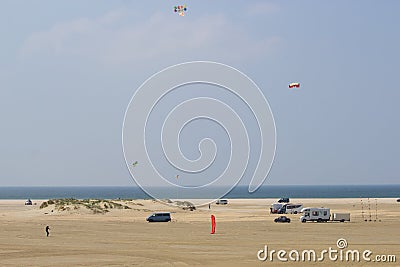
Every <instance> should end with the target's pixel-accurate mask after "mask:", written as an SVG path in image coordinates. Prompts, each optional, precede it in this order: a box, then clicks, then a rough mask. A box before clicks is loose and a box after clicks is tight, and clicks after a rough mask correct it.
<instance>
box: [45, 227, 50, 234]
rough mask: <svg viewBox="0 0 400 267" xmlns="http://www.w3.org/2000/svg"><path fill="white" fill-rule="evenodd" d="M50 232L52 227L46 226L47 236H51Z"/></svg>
mask: <svg viewBox="0 0 400 267" xmlns="http://www.w3.org/2000/svg"><path fill="white" fill-rule="evenodd" d="M49 231H50V226H48V225H47V226H46V235H47V236H49V234H50V232H49Z"/></svg>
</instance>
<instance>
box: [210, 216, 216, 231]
mask: <svg viewBox="0 0 400 267" xmlns="http://www.w3.org/2000/svg"><path fill="white" fill-rule="evenodd" d="M215 225H216V223H215V216H214V215H211V234H215Z"/></svg>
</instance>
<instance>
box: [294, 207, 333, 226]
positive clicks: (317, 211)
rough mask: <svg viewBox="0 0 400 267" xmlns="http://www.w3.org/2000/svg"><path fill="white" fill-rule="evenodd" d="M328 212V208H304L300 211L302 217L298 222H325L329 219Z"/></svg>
mask: <svg viewBox="0 0 400 267" xmlns="http://www.w3.org/2000/svg"><path fill="white" fill-rule="evenodd" d="M330 211H331V210H330V209H328V208H304V209H302V210H301V212H302V213H303V216H301V217H300V221H301V222H303V223H305V222H307V221H317V222H327V221H329V219H330V217H331V214H330Z"/></svg>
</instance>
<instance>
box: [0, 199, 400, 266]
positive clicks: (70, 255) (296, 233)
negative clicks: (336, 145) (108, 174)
mask: <svg viewBox="0 0 400 267" xmlns="http://www.w3.org/2000/svg"><path fill="white" fill-rule="evenodd" d="M32 201H33V203H34V204H36V205H32V206H25V205H24V202H25V200H1V201H0V266H286V265H295V266H400V234H399V229H400V203H398V202H396V199H378V200H377V201H375V199H371V200H370V206H369V207H370V209H368V202H367V199H363V202H364V220H365V219H367V220H368V221H367V222H365V221H364V220H363V217H362V210H361V200H360V199H291V202H292V203H302V204H303V205H304V206H305V207H306V206H310V207H329V208H330V209H331V213H333V212H350V213H351V221H350V222H345V223H340V222H326V223H312V222H308V223H301V222H300V221H299V217H300V214H296V215H295V214H289V215H287V216H288V217H290V218H291V220H292V222H291V223H289V224H287V223H274V221H273V220H274V218H276V217H278V215H276V214H270V213H269V207H270V204H272V203H274V202H275V201H276V199H232V200H229V204H228V205H224V206H219V205H215V204H212V205H211V209H209V208H208V206H204V207H197V209H196V210H194V211H189V210H183V209H180V208H177V207H171V206H168V205H164V204H161V203H159V202H156V201H152V200H131V201H122V200H120V201H115V203H119V204H121V205H123V206H127V207H129V208H121V209H117V208H113V209H109V212H107V213H104V214H102V213H98V214H94V213H93V211H92V210H89V209H87V208H85V207H77V208H70V209H67V208H65V209H64V210H59V209H56V208H55V206H54V205H49V206H48V207H45V208H40V206H41V205H42V202H43V200H32ZM192 202H196V201H195V200H192ZM376 203H377V204H378V206H377V209H376ZM376 210H377V212H376ZM52 211H53V212H52ZM155 211H169V212H171V217H172V221H171V222H169V223H148V222H146V220H145V218H146V217H147V216H149V215H150V214H152V212H155ZM211 214H214V215H215V217H216V221H217V227H216V234H214V235H211V234H210V215H211ZM369 219H371V221H369ZM46 225H49V226H50V236H49V237H46V233H45V227H46ZM339 238H344V239H346V241H347V248H345V249H343V250H344V251H345V250H349V249H351V250H359V251H360V252H361V253H362V252H363V251H365V250H371V251H372V255H371V256H369V259H371V261H370V262H367V261H364V260H363V259H361V260H360V261H359V262H357V261H355V262H345V261H340V259H338V260H336V261H333V260H330V259H329V258H328V256H327V255H325V258H324V259H323V260H322V261H320V262H318V261H317V262H314V261H311V262H310V261H307V262H301V261H300V262H294V261H291V260H288V262H283V261H280V260H278V259H277V258H276V254H275V255H274V257H275V258H273V260H272V261H271V260H270V258H267V260H266V261H260V260H259V259H258V258H257V254H258V251H260V250H263V249H264V248H265V245H267V246H268V249H269V250H276V251H278V250H285V251H287V252H289V251H291V250H297V251H300V252H302V251H303V250H315V251H316V252H317V256H318V257H319V256H320V255H319V254H320V251H322V250H325V249H326V250H327V249H328V248H329V247H332V249H336V250H339V249H338V247H337V244H336V242H337V240H338V239H339ZM260 255H263V254H260ZM376 255H384V256H385V255H395V256H396V262H394V263H393V262H391V263H388V262H386V263H378V262H376V261H375V256H376ZM286 258H288V255H286Z"/></svg>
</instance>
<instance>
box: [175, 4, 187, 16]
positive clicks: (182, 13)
mask: <svg viewBox="0 0 400 267" xmlns="http://www.w3.org/2000/svg"><path fill="white" fill-rule="evenodd" d="M186 10H187V8H186V5H183V6H174V12H175V13H178V14H179V16H181V17H183V16H185V12H186Z"/></svg>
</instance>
